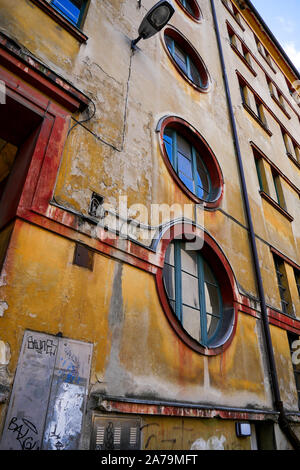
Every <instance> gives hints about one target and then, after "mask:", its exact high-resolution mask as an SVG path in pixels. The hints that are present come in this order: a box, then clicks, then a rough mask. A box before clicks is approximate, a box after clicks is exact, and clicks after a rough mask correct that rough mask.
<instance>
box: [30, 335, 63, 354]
mask: <svg viewBox="0 0 300 470" xmlns="http://www.w3.org/2000/svg"><path fill="white" fill-rule="evenodd" d="M27 349H34V350H35V351H37V352H38V353H39V354H43V353H45V354H49V355H50V356H55V355H56V351H57V343H54V342H53V340H52V339H47V340H41V339H35V338H34V337H33V336H29V337H28V340H27Z"/></svg>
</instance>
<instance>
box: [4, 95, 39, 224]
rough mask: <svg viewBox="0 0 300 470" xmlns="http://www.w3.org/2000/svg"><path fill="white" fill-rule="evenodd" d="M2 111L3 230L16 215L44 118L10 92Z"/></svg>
mask: <svg viewBox="0 0 300 470" xmlns="http://www.w3.org/2000/svg"><path fill="white" fill-rule="evenodd" d="M1 110H2V111H3V112H2V113H1V114H0V228H1V227H3V226H4V225H5V224H7V223H8V222H9V221H11V220H12V219H13V218H14V217H15V215H16V212H17V208H18V205H19V201H20V198H21V194H22V190H23V187H24V184H25V180H26V177H27V173H28V169H29V165H30V163H31V159H32V155H33V152H34V149H35V145H36V141H37V138H38V135H39V131H40V128H41V123H42V115H39V114H38V113H37V112H34V111H32V110H31V109H29V107H27V106H26V105H25V104H24V102H23V101H22V102H21V100H19V98H18V97H17V95H16V96H15V95H14V94H11V93H10V92H8V93H7V96H6V104H3V105H1Z"/></svg>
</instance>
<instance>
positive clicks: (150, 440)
mask: <svg viewBox="0 0 300 470" xmlns="http://www.w3.org/2000/svg"><path fill="white" fill-rule="evenodd" d="M142 428H143V430H142V441H143V444H142V448H143V449H144V450H181V449H192V450H195V451H199V450H251V442H250V438H242V439H241V438H237V437H236V432H235V422H234V421H226V422H224V421H221V420H218V419H189V418H186V419H183V418H166V417H164V418H162V417H160V416H157V417H145V418H143V423H142Z"/></svg>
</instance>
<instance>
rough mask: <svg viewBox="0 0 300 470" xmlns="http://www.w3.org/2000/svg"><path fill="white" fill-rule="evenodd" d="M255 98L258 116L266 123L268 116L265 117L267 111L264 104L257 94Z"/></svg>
mask: <svg viewBox="0 0 300 470" xmlns="http://www.w3.org/2000/svg"><path fill="white" fill-rule="evenodd" d="M254 99H255V105H256V114H257V117H258V119H259V120H260V121H261V122H262V123H263V124H264V125H265V124H266V118H265V113H264V109H263V104H262V103H261V101H259V99H258V98H257V97H256V96H254Z"/></svg>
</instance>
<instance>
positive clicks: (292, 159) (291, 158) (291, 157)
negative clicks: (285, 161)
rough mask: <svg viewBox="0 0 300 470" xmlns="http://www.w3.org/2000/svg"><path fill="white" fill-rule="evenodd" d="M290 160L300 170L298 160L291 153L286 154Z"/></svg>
mask: <svg viewBox="0 0 300 470" xmlns="http://www.w3.org/2000/svg"><path fill="white" fill-rule="evenodd" d="M286 154H287V156H288V157H289V159H290V160H291V161H292V162H293V163H294V164H295V165H296V166H297V167H298V168H299V170H300V163H299V162H298V161H297V160H296V158H295V157H294V156H293V155H292V154H291V153H289V152H286Z"/></svg>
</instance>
